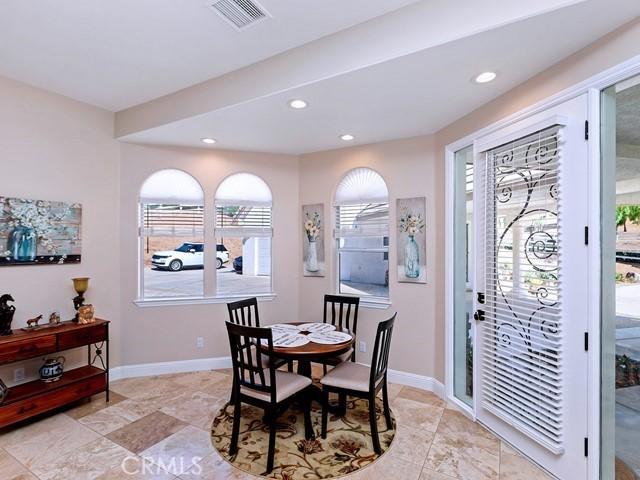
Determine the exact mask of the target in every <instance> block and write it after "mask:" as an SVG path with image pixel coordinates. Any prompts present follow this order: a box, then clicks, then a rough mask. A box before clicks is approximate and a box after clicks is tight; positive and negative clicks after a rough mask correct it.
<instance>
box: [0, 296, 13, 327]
mask: <svg viewBox="0 0 640 480" xmlns="http://www.w3.org/2000/svg"><path fill="white" fill-rule="evenodd" d="M13 301H14V300H13V297H12V296H11V295H9V294H8V293H5V294H4V295H2V296H0V336H4V335H11V333H12V331H11V322H12V321H13V314H14V313H15V312H16V307H14V306H13V305H9V303H8V302H13Z"/></svg>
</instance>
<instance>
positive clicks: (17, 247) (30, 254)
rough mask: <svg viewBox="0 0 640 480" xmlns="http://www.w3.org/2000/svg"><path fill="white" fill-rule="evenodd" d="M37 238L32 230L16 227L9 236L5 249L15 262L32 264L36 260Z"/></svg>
mask: <svg viewBox="0 0 640 480" xmlns="http://www.w3.org/2000/svg"><path fill="white" fill-rule="evenodd" d="M37 245H38V238H37V236H36V233H35V231H34V230H33V228H29V227H24V226H22V225H19V226H17V227H16V228H14V229H13V231H12V232H11V233H10V234H9V239H8V241H7V248H8V250H9V251H10V252H11V258H12V259H13V261H15V262H33V261H34V260H35V259H36V249H37Z"/></svg>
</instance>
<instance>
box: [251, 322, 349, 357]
mask: <svg viewBox="0 0 640 480" xmlns="http://www.w3.org/2000/svg"><path fill="white" fill-rule="evenodd" d="M289 323H290V324H291V325H302V324H303V323H308V322H289ZM318 323H320V322H318ZM265 326H267V327H268V325H265ZM336 331H338V332H345V333H348V334H349V335H351V340H348V341H346V342H342V343H338V344H335V345H326V344H323V343H314V342H309V343H307V344H306V345H302V346H301V347H273V354H274V355H275V356H277V357H278V358H292V359H307V358H308V359H311V358H323V357H335V356H336V355H341V354H343V353H345V352H347V351H349V349H350V348H351V347H352V345H353V343H354V342H355V338H354V336H353V334H352V333H351V332H350V331H349V330H347V329H346V328H340V327H336ZM267 348H268V347H266V346H264V345H262V346H261V350H262V351H263V352H266V351H267Z"/></svg>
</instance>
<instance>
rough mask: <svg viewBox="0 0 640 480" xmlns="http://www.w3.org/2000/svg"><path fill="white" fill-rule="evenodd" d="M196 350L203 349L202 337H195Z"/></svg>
mask: <svg viewBox="0 0 640 480" xmlns="http://www.w3.org/2000/svg"><path fill="white" fill-rule="evenodd" d="M196 348H204V337H196Z"/></svg>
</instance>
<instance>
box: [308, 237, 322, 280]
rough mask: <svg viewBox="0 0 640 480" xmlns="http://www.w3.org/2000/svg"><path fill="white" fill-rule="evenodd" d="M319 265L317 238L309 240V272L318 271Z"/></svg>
mask: <svg viewBox="0 0 640 480" xmlns="http://www.w3.org/2000/svg"><path fill="white" fill-rule="evenodd" d="M319 269H320V268H319V267H318V250H317V248H316V240H315V239H313V240H309V249H308V252H307V272H317V271H318V270H319Z"/></svg>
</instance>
